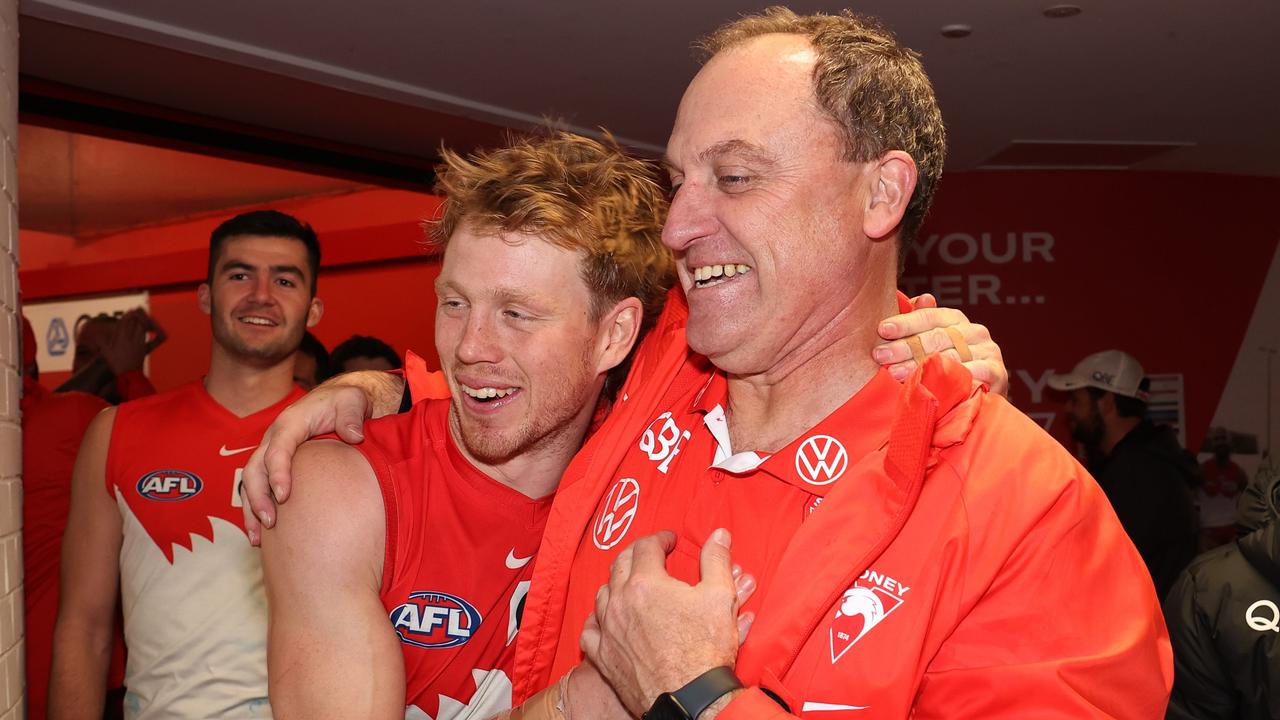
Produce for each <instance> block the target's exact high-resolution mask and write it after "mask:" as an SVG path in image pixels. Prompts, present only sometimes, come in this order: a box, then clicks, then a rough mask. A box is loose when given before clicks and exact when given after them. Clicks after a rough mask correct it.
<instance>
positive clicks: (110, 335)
mask: <svg viewBox="0 0 1280 720" xmlns="http://www.w3.org/2000/svg"><path fill="white" fill-rule="evenodd" d="M148 335H150V337H148ZM166 339H167V335H166V334H165V332H164V328H162V327H160V325H159V324H158V323H156V321H155V320H154V319H153V318H152V317H151V316H149V315H147V312H146V311H145V310H143V309H142V308H135V309H133V310H130V311H129V312H127V313H125V314H124V315H122V316H120V317H113V316H111V315H106V314H100V315H96V316H94V317H91V318H89V319H88V320H85V321H84V322H82V323H80V324H79V326H78V327H77V328H76V354H75V358H74V360H73V361H72V365H71V377H70V378H69V379H68V380H67V381H66V382H64V383H63V384H62V385H59V386H58V390H57V391H58V392H66V391H69V390H79V391H82V392H87V393H92V394H94V395H97V396H98V397H100V398H102V399H104V400H106V401H107V402H109V403H111V404H112V405H118V404H120V403H122V402H125V401H127V400H137V399H138V398H144V397H147V396H148V395H154V394H155V393H156V389H155V386H153V385H152V384H151V381H150V380H148V379H147V376H146V375H144V374H143V372H142V367H143V362H144V361H145V360H146V357H147V355H148V354H149V353H150V352H151V351H152V350H155V349H156V348H157V347H159V346H160V345H161V344H162V343H164V341H165V340H166Z"/></svg>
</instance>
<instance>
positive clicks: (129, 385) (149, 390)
mask: <svg viewBox="0 0 1280 720" xmlns="http://www.w3.org/2000/svg"><path fill="white" fill-rule="evenodd" d="M116 392H117V393H118V394H119V395H120V402H128V401H130V400H141V399H142V398H144V397H150V396H152V395H155V394H156V386H155V385H152V384H151V381H150V380H148V379H147V376H146V375H143V374H142V373H141V372H139V371H137V370H130V371H129V372H126V373H123V374H121V375H120V376H118V377H117V378H116Z"/></svg>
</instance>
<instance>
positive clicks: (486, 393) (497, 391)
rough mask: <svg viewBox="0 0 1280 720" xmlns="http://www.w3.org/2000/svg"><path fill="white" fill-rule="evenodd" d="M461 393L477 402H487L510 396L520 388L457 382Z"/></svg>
mask: <svg viewBox="0 0 1280 720" xmlns="http://www.w3.org/2000/svg"><path fill="white" fill-rule="evenodd" d="M458 387H459V388H460V389H461V390H462V393H463V394H464V395H466V396H467V397H469V398H471V399H472V400H475V401H476V402H478V403H483V404H489V403H494V402H496V401H498V400H502V399H504V398H507V397H510V396H511V395H512V394H513V393H515V392H516V391H518V390H519V389H520V388H514V387H492V386H489V387H471V386H469V385H463V384H461V383H459V384H458Z"/></svg>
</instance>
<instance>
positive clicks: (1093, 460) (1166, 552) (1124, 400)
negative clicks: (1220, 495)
mask: <svg viewBox="0 0 1280 720" xmlns="http://www.w3.org/2000/svg"><path fill="white" fill-rule="evenodd" d="M1049 387H1051V388H1053V389H1054V390H1058V391H1061V392H1065V393H1069V394H1068V396H1067V402H1066V410H1067V424H1068V425H1069V426H1070V428H1071V434H1072V437H1074V438H1075V439H1076V441H1078V442H1079V443H1080V444H1081V445H1082V446H1083V447H1084V448H1085V449H1086V451H1087V452H1088V456H1089V459H1090V462H1089V472H1090V473H1091V474H1092V475H1093V477H1094V478H1096V479H1097V481H1098V484H1099V485H1101V486H1102V490H1103V491H1104V492H1105V493H1106V494H1107V499H1108V500H1110V501H1111V507H1112V508H1114V509H1115V513H1116V516H1117V517H1118V518H1120V524H1122V525H1123V526H1124V529H1125V532H1126V533H1128V534H1129V539H1131V540H1133V544H1134V545H1136V546H1137V548H1138V553H1139V554H1141V555H1142V559H1143V561H1144V562H1145V563H1146V565H1147V570H1148V571H1149V572H1150V573H1151V579H1152V581H1153V582H1154V583H1155V586H1156V592H1157V593H1158V594H1159V595H1160V597H1161V598H1164V596H1165V594H1166V593H1167V592H1168V591H1169V588H1170V586H1172V585H1173V580H1174V578H1176V577H1177V576H1178V573H1179V572H1181V571H1182V569H1183V568H1184V567H1186V566H1187V563H1188V562H1190V560H1191V558H1192V557H1194V556H1195V554H1196V549H1197V547H1198V545H1199V536H1198V533H1197V530H1196V512H1195V506H1194V504H1193V502H1192V495H1191V493H1192V488H1193V487H1195V486H1196V485H1198V484H1199V477H1200V473H1199V468H1198V467H1197V465H1196V461H1195V457H1194V456H1192V455H1191V453H1189V452H1187V451H1186V450H1185V449H1183V447H1182V446H1181V445H1179V444H1178V438H1177V435H1176V434H1175V433H1174V431H1173V430H1172V429H1171V428H1169V427H1165V426H1158V425H1155V424H1153V423H1152V422H1151V421H1150V420H1147V419H1146V415H1147V396H1148V395H1147V390H1148V387H1149V382H1148V380H1147V378H1146V375H1145V374H1144V372H1143V369H1142V365H1141V364H1140V363H1139V362H1138V360H1137V359H1136V358H1134V357H1133V356H1132V355H1130V354H1128V353H1126V352H1123V351H1120V350H1104V351H1102V352H1096V353H1094V354H1092V355H1089V356H1088V357H1086V358H1084V359H1083V360H1081V361H1080V362H1078V363H1076V366H1075V368H1073V369H1072V370H1071V372H1069V373H1065V374H1054V375H1051V376H1050V377H1049Z"/></svg>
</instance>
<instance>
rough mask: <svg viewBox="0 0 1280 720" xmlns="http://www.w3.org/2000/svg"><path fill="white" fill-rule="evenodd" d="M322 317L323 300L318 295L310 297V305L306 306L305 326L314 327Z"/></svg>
mask: <svg viewBox="0 0 1280 720" xmlns="http://www.w3.org/2000/svg"><path fill="white" fill-rule="evenodd" d="M322 317H324V301H323V300H321V299H320V298H318V297H313V298H311V305H310V307H308V308H307V327H309V328H313V327H315V326H316V325H318V324H319V323H320V318H322Z"/></svg>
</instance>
